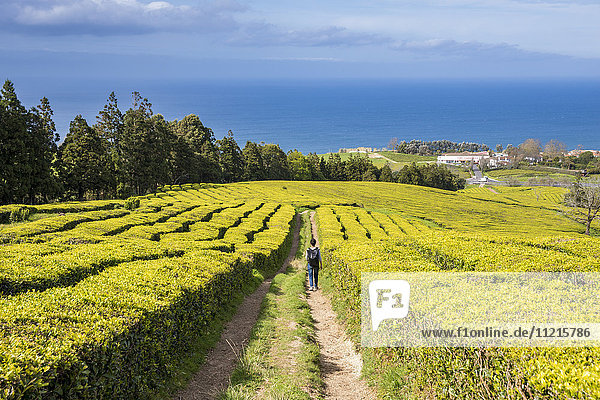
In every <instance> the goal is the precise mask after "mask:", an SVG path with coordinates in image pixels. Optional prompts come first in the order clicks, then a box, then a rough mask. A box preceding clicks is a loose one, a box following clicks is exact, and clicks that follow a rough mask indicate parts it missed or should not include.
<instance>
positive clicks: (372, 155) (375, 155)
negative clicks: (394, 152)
mask: <svg viewBox="0 0 600 400" xmlns="http://www.w3.org/2000/svg"><path fill="white" fill-rule="evenodd" d="M367 154H368V155H369V158H383V159H384V160H385V161H387V162H390V163H392V164H397V163H398V161H394V160H392V159H391V158H388V157H386V156H384V155H383V154H379V153H367Z"/></svg>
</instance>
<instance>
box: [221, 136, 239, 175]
mask: <svg viewBox="0 0 600 400" xmlns="http://www.w3.org/2000/svg"><path fill="white" fill-rule="evenodd" d="M217 143H218V146H219V165H220V166H221V171H222V175H221V176H222V179H223V181H224V182H237V181H240V180H241V179H242V175H243V174H244V156H243V155H242V151H241V150H240V147H239V146H238V144H237V142H236V141H235V139H234V138H233V132H231V131H229V132H227V135H226V136H225V137H224V138H223V139H221V140H219V141H218V142H217Z"/></svg>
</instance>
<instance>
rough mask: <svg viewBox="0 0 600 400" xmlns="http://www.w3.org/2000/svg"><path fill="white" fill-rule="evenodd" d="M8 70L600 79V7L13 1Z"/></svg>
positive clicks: (4, 63) (382, 1) (542, 1)
mask: <svg viewBox="0 0 600 400" xmlns="http://www.w3.org/2000/svg"><path fill="white" fill-rule="evenodd" d="M1 9H2V10H1V11H2V12H0V51H1V52H2V53H1V54H2V55H1V56H0V71H2V72H3V73H4V74H5V75H6V77H7V78H10V77H12V76H20V77H27V76H32V77H33V76H35V77H41V78H44V77H51V78H52V77H57V78H59V77H72V76H80V77H84V78H85V77H102V78H112V77H128V76H137V77H143V78H160V77H161V76H165V75H169V76H176V77H181V78H190V77H195V78H203V77H204V78H212V77H215V78H242V79H243V78H273V77H275V78H276V77H282V78H290V77H295V78H331V77H343V78H353V77H354V78H356V77H365V78H369V77H370V78H377V77H381V78H386V77H394V78H403V77H408V78H414V77H419V78H422V77H428V78H447V77H461V78H464V77H600V44H599V43H600V23H598V21H600V1H598V0H593V1H592V0H571V1H562V0H484V1H469V0H443V1H442V0H439V1H438V0H406V1H402V0H373V1H358V0H346V1H339V0H329V1H316V0H305V1H302V2H300V1H289V0H277V1H274V0H259V1H246V0H214V1H213V0H168V1H145V0H77V1H76V0H4V1H3V2H2V6H1Z"/></svg>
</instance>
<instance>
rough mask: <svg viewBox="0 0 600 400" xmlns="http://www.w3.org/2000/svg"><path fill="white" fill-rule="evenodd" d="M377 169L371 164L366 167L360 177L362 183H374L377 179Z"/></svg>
mask: <svg viewBox="0 0 600 400" xmlns="http://www.w3.org/2000/svg"><path fill="white" fill-rule="evenodd" d="M379 174H380V172H379V168H377V167H376V166H374V165H373V164H372V163H371V164H370V165H369V166H368V167H367V170H366V171H365V172H364V173H363V175H362V180H363V181H376V180H378V179H379Z"/></svg>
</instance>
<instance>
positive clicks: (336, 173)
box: [326, 153, 346, 181]
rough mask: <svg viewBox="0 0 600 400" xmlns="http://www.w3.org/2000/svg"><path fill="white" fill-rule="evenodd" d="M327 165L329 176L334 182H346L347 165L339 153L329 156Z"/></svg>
mask: <svg viewBox="0 0 600 400" xmlns="http://www.w3.org/2000/svg"><path fill="white" fill-rule="evenodd" d="M326 165H327V176H328V177H329V179H330V180H332V181H345V180H346V163H345V162H344V161H342V157H341V156H340V155H339V153H333V154H330V155H329V158H328V159H327V162H326Z"/></svg>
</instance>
